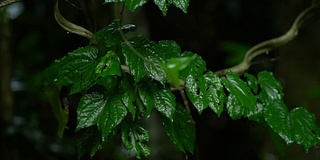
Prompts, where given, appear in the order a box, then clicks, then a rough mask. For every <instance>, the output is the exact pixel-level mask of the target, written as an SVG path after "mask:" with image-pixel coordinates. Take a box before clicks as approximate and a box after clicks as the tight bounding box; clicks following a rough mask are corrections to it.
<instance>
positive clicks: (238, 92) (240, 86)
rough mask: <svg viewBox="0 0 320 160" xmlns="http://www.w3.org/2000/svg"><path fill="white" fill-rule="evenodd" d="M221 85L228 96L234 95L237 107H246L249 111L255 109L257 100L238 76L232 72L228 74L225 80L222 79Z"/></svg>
mask: <svg viewBox="0 0 320 160" xmlns="http://www.w3.org/2000/svg"><path fill="white" fill-rule="evenodd" d="M222 83H223V84H224V86H225V87H226V89H227V90H228V91H229V92H230V94H232V95H234V98H236V101H238V102H239V105H241V106H243V107H246V108H247V109H248V110H249V111H253V110H254V109H255V106H256V104H257V99H256V97H255V96H254V95H253V94H252V92H251V90H250V88H249V86H248V85H247V84H246V83H245V82H243V81H242V80H241V79H240V77H239V76H238V75H236V74H235V73H233V72H228V73H227V75H226V78H223V79H222Z"/></svg>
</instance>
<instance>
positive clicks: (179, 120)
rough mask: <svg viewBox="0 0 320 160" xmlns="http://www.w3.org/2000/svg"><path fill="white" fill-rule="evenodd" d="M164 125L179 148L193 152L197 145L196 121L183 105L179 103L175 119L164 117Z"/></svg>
mask: <svg viewBox="0 0 320 160" xmlns="http://www.w3.org/2000/svg"><path fill="white" fill-rule="evenodd" d="M163 121H164V123H163V125H164V128H165V131H166V133H167V135H168V136H169V137H170V139H171V140H172V142H173V143H175V144H176V145H177V146H178V148H179V149H180V150H181V151H183V152H185V151H186V150H187V151H189V152H191V153H193V151H194V145H195V139H196V135H195V123H194V121H193V119H192V117H191V116H190V115H189V114H188V113H187V112H186V110H185V109H184V108H183V106H181V105H178V106H177V110H176V112H175V114H174V119H173V121H172V120H170V119H168V118H167V117H164V118H163Z"/></svg>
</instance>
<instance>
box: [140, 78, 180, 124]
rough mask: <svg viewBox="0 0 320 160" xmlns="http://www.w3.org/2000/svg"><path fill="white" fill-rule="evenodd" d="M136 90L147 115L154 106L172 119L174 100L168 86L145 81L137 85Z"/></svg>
mask: <svg viewBox="0 0 320 160" xmlns="http://www.w3.org/2000/svg"><path fill="white" fill-rule="evenodd" d="M138 91H139V96H140V99H141V101H142V102H143V104H144V105H145V106H146V108H147V116H149V115H150V114H151V112H152V110H153V108H156V109H157V110H158V111H159V112H160V113H162V114H163V115H164V116H166V117H168V118H169V119H170V120H172V119H173V115H174V112H175V106H176V102H175V96H174V95H173V94H172V92H171V90H170V89H169V88H168V87H163V86H161V85H160V84H157V83H145V84H143V85H141V86H140V87H139V90H138Z"/></svg>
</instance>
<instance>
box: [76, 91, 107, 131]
mask: <svg viewBox="0 0 320 160" xmlns="http://www.w3.org/2000/svg"><path fill="white" fill-rule="evenodd" d="M106 103H107V99H106V98H105V97H104V95H103V94H101V93H97V92H95V93H90V94H86V95H84V96H83V97H82V98H81V99H80V102H79V106H78V108H77V128H76V131H79V130H80V129H82V128H86V127H90V126H93V125H96V124H97V122H98V120H99V117H100V115H101V112H102V110H103V109H104V107H105V105H106Z"/></svg>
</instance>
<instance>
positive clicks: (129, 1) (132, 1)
mask: <svg viewBox="0 0 320 160" xmlns="http://www.w3.org/2000/svg"><path fill="white" fill-rule="evenodd" d="M124 2H125V4H126V7H127V8H128V9H129V11H131V12H133V11H134V10H135V9H136V8H138V7H139V6H142V5H144V4H145V3H147V0H125V1H124Z"/></svg>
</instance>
